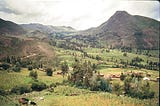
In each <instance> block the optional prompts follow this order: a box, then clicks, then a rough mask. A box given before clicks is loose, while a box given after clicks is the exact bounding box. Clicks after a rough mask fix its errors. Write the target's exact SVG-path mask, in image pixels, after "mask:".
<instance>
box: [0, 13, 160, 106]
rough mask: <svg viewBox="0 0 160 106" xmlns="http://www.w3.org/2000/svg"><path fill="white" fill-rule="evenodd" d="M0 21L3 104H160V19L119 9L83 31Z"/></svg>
mask: <svg viewBox="0 0 160 106" xmlns="http://www.w3.org/2000/svg"><path fill="white" fill-rule="evenodd" d="M2 23H3V24H2ZM0 24H1V25H0V106H19V105H20V103H19V102H18V99H19V98H27V99H29V100H31V101H33V102H35V103H36V104H37V105H38V106H75V105H77V106H158V105H159V67H160V62H159V29H158V28H159V21H156V20H153V19H150V18H147V17H142V16H137V15H134V16H132V15H130V14H129V13H127V12H125V11H117V12H116V13H115V14H114V15H113V16H111V18H110V19H109V20H108V21H106V22H104V23H103V24H101V25H100V26H98V27H96V28H91V29H88V30H83V31H77V30H75V29H73V28H72V27H69V26H50V25H42V24H38V23H36V24H33V23H32V24H20V25H19V24H16V23H13V22H10V21H5V20H3V19H1V20H0ZM8 26H10V27H8ZM12 27H14V28H12Z"/></svg>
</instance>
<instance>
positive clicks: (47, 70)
mask: <svg viewBox="0 0 160 106" xmlns="http://www.w3.org/2000/svg"><path fill="white" fill-rule="evenodd" d="M46 74H47V75H48V76H52V74H53V71H52V69H51V68H47V69H46Z"/></svg>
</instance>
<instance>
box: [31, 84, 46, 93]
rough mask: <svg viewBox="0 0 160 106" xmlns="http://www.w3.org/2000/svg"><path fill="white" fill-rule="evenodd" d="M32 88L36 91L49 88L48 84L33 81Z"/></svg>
mask: <svg viewBox="0 0 160 106" xmlns="http://www.w3.org/2000/svg"><path fill="white" fill-rule="evenodd" d="M31 88H32V90H35V91H42V90H43V89H46V88H47V85H46V84H45V83H43V82H33V83H32V85H31Z"/></svg>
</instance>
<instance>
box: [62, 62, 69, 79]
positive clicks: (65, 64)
mask: <svg viewBox="0 0 160 106" xmlns="http://www.w3.org/2000/svg"><path fill="white" fill-rule="evenodd" d="M61 70H62V75H63V77H64V75H65V74H66V73H68V71H69V67H68V64H67V62H66V61H64V62H63V63H62V64H61Z"/></svg>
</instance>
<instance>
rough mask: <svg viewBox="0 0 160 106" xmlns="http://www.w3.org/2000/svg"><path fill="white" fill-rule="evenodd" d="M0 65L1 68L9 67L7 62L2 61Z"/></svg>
mask: <svg viewBox="0 0 160 106" xmlns="http://www.w3.org/2000/svg"><path fill="white" fill-rule="evenodd" d="M0 67H2V69H4V70H7V69H9V68H10V65H9V64H8V63H2V64H0Z"/></svg>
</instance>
